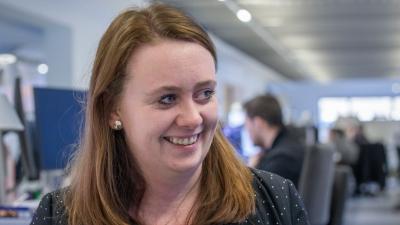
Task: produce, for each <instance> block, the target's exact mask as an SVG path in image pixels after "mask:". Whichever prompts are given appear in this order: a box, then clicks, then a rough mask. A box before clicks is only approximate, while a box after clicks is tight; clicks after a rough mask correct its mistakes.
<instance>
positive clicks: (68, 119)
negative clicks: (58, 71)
mask: <svg viewBox="0 0 400 225" xmlns="http://www.w3.org/2000/svg"><path fill="white" fill-rule="evenodd" d="M84 98H85V92H84V91H76V90H66V89H52V88H34V100H35V121H36V132H37V139H38V140H37V143H38V150H39V152H40V162H41V163H40V164H41V169H42V170H53V169H63V168H64V167H65V166H66V164H67V163H68V160H69V159H70V156H71V153H73V151H74V150H75V149H76V146H77V144H78V142H79V137H80V134H81V130H82V127H83V118H84V112H83V104H82V102H84V101H83V100H84Z"/></svg>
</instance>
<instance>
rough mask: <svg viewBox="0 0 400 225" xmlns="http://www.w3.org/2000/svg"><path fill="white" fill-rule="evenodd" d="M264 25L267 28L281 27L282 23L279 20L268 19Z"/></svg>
mask: <svg viewBox="0 0 400 225" xmlns="http://www.w3.org/2000/svg"><path fill="white" fill-rule="evenodd" d="M265 23H266V25H267V27H280V26H282V24H283V21H282V19H280V18H270V19H268V20H267V21H266V22H265Z"/></svg>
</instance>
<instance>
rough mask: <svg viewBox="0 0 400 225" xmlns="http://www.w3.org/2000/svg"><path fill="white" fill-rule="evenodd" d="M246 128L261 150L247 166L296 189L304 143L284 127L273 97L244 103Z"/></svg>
mask: <svg viewBox="0 0 400 225" xmlns="http://www.w3.org/2000/svg"><path fill="white" fill-rule="evenodd" d="M243 107H244V109H245V111H246V124H245V126H246V129H247V130H248V132H249V135H250V138H251V139H252V141H253V143H254V144H255V145H257V146H259V147H261V148H262V149H263V150H262V151H261V152H260V153H259V154H258V155H256V156H255V157H253V158H252V159H251V160H250V166H254V167H255V168H257V169H261V170H266V171H269V172H272V173H276V174H278V175H280V176H282V177H284V178H287V179H290V180H291V181H292V182H293V183H294V184H295V185H296V186H297V184H298V181H299V177H300V173H301V169H302V165H303V159H304V155H305V144H304V141H302V140H300V139H299V137H298V135H296V134H295V133H294V132H293V131H291V130H289V129H288V128H286V127H285V125H284V124H283V115H282V110H281V107H280V105H279V102H278V100H277V99H276V98H275V97H274V96H272V95H260V96H257V97H255V98H253V99H251V100H249V101H248V102H246V103H245V104H244V106H243Z"/></svg>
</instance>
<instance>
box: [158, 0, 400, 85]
mask: <svg viewBox="0 0 400 225" xmlns="http://www.w3.org/2000/svg"><path fill="white" fill-rule="evenodd" d="M163 2H165V3H169V4H172V5H175V6H177V7H180V8H182V9H183V10H185V11H186V12H187V13H189V14H190V15H192V16H193V17H194V18H196V19H197V21H199V22H200V23H202V24H203V26H204V27H205V28H206V29H207V30H209V31H210V32H212V33H214V34H215V35H216V36H218V37H220V38H221V39H223V40H225V41H226V42H228V43H229V44H231V45H233V46H236V47H237V48H239V49H241V50H242V51H243V52H245V53H247V54H248V55H251V56H252V57H254V58H256V59H257V60H259V61H260V62H262V63H264V64H265V65H267V66H269V67H270V68H272V69H274V70H275V71H277V72H278V73H280V74H282V75H283V76H285V77H287V78H289V79H293V80H303V79H311V80H316V81H330V80H337V79H347V78H378V77H385V78H388V77H393V78H394V77H399V75H400V63H399V62H400V1H398V0H225V1H220V0H201V1H200V0H164V1H163ZM239 8H244V9H246V10H248V11H249V12H250V13H251V15H252V20H251V21H250V22H248V23H243V22H241V21H239V20H238V19H237V18H236V15H235V14H236V11H237V10H238V9H239Z"/></svg>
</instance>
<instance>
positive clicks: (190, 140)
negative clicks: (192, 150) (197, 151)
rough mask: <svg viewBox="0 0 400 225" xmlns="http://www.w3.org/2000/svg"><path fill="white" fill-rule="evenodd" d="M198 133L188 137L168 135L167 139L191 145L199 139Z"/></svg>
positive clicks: (174, 142) (177, 143)
mask: <svg viewBox="0 0 400 225" xmlns="http://www.w3.org/2000/svg"><path fill="white" fill-rule="evenodd" d="M197 138H198V135H194V136H192V137H187V138H177V137H167V140H168V141H169V142H171V143H172V144H176V145H191V144H194V143H195V142H196V141H197Z"/></svg>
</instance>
